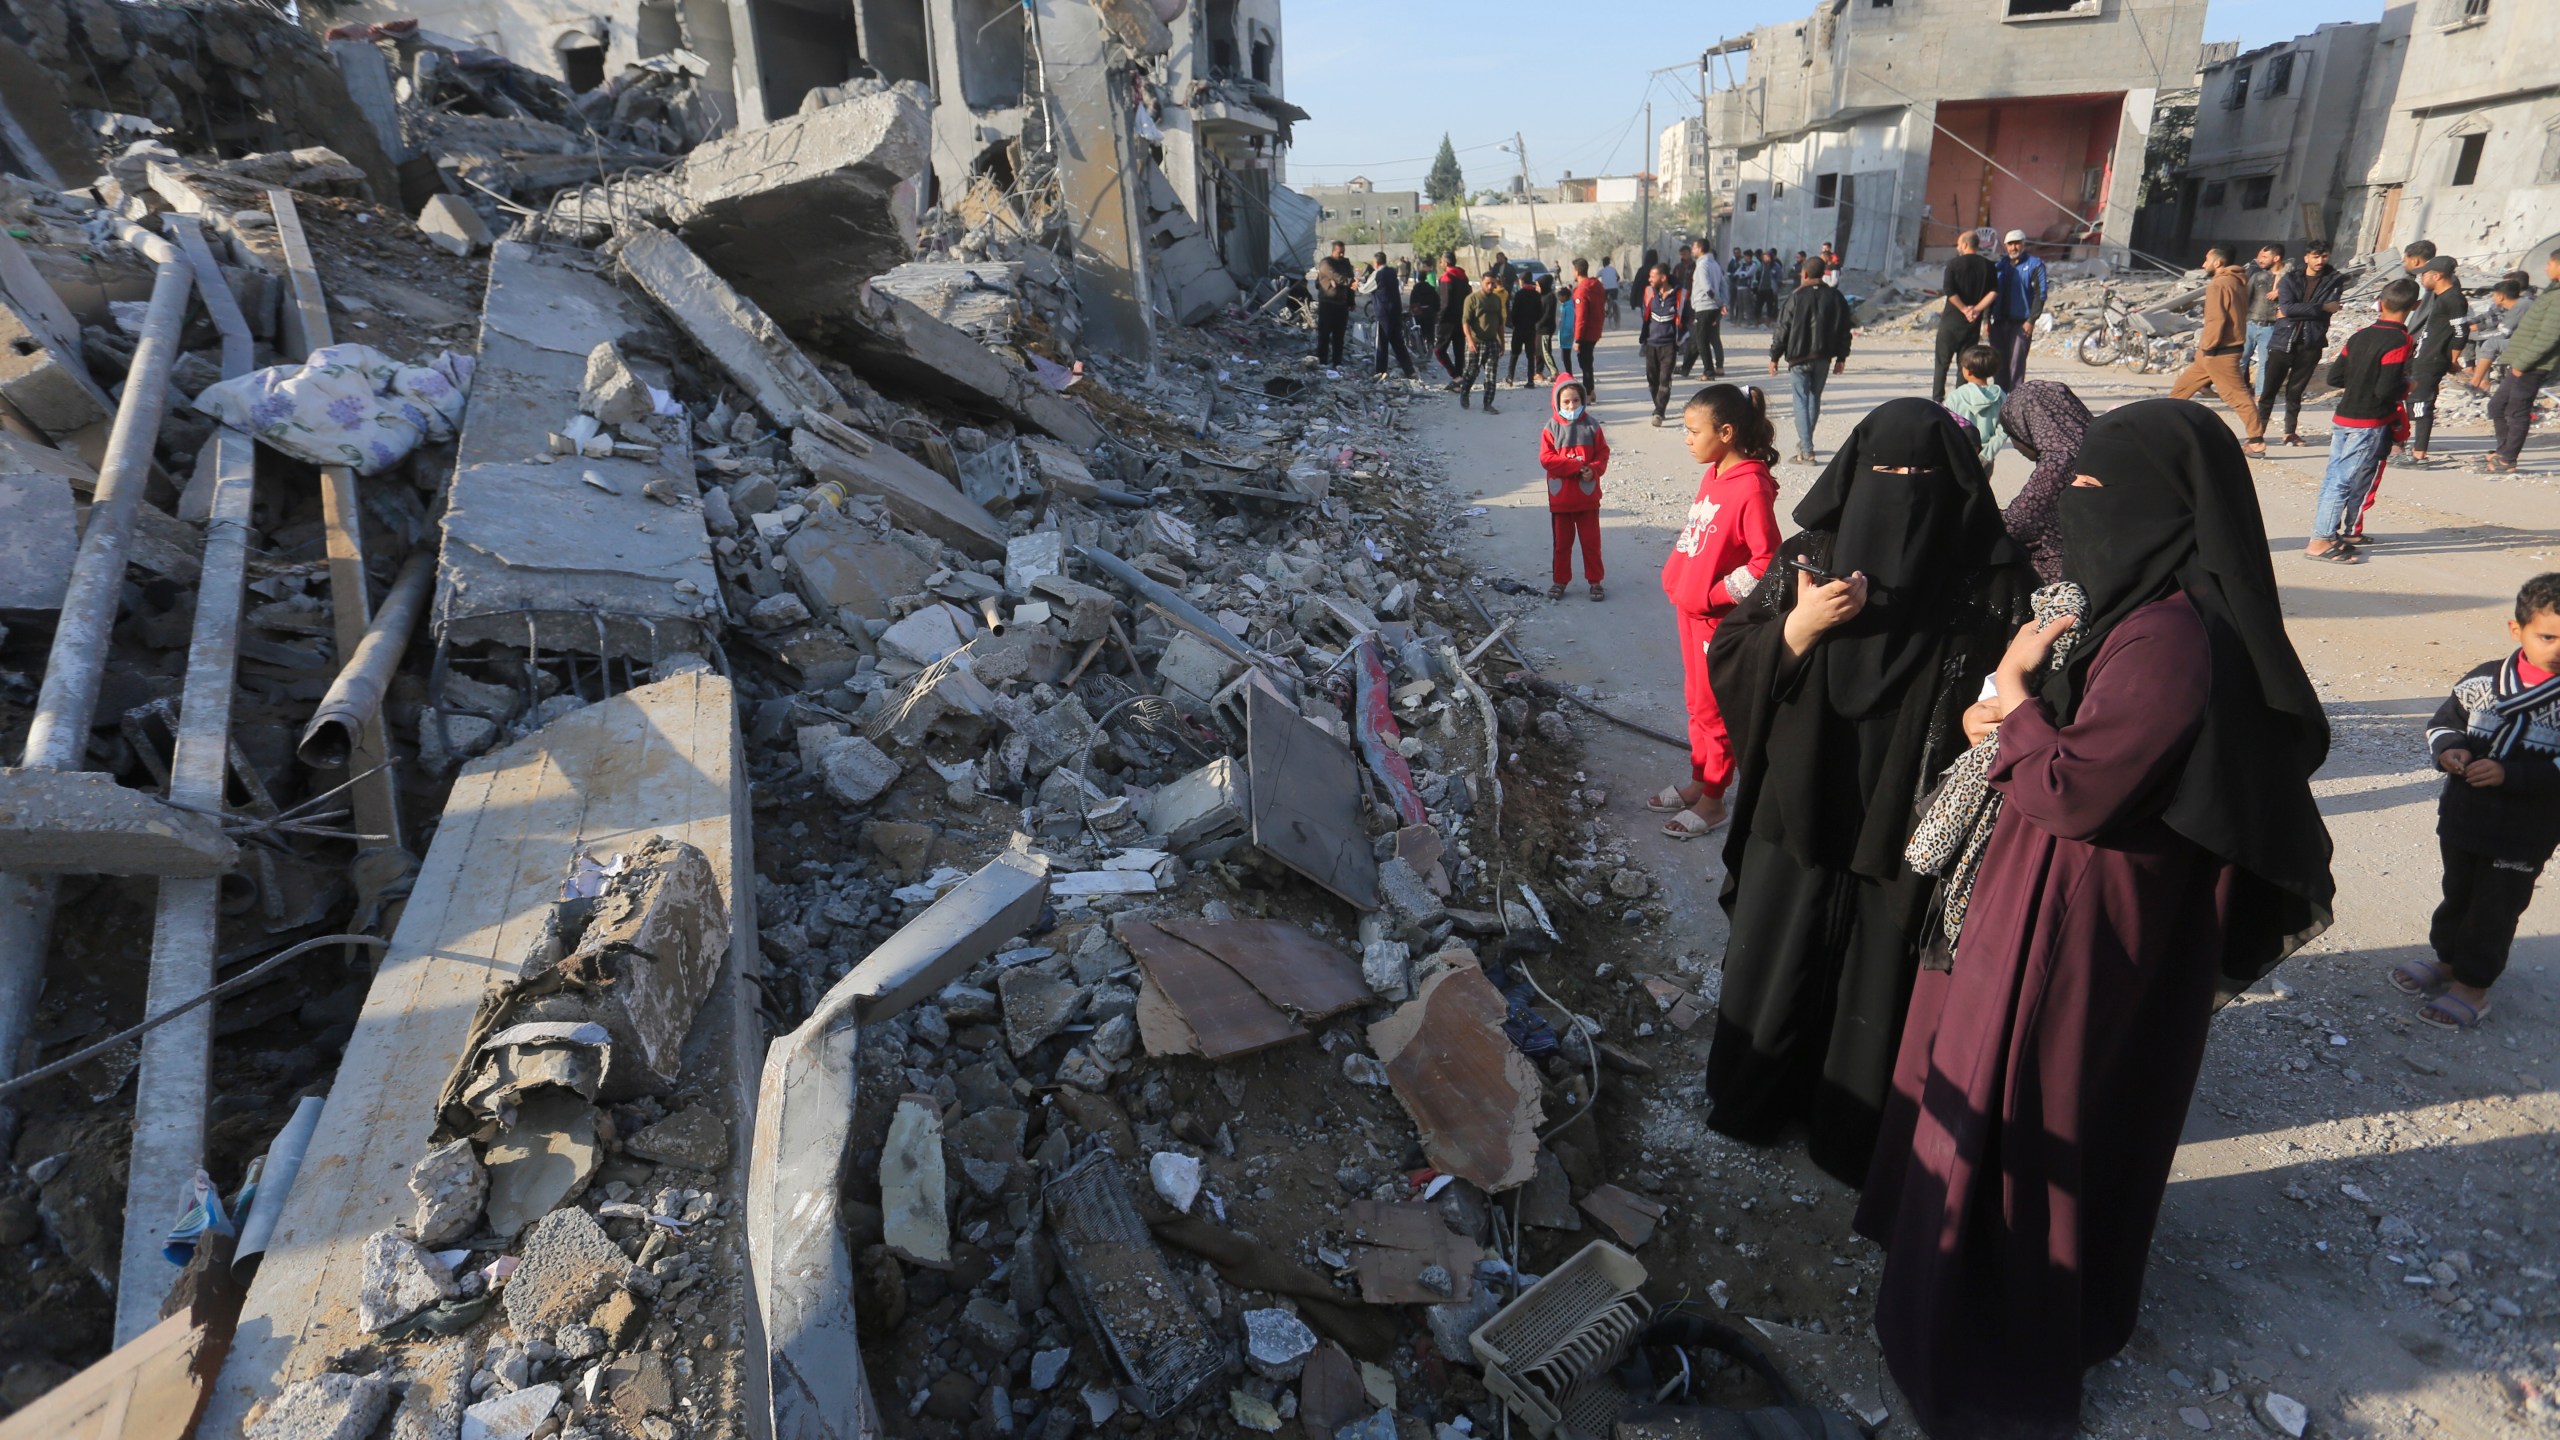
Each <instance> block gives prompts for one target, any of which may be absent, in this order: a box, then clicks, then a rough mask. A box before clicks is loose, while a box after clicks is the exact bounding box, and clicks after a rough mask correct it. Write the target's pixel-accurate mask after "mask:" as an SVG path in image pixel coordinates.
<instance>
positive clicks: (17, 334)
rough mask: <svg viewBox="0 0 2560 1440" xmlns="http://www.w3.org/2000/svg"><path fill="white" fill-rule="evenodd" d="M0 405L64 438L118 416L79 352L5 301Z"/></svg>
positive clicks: (0, 304)
mask: <svg viewBox="0 0 2560 1440" xmlns="http://www.w3.org/2000/svg"><path fill="white" fill-rule="evenodd" d="M0 400H6V401H8V402H9V403H10V404H12V405H14V406H16V407H17V408H18V413H20V414H22V415H24V416H26V417H27V422H28V423H29V424H31V425H33V426H35V427H36V428H37V429H39V430H42V431H43V432H44V433H45V434H47V435H51V436H55V437H57V438H58V437H61V436H64V435H68V434H70V433H72V432H73V431H75V430H79V429H81V428H83V427H84V426H89V425H95V424H97V423H98V422H99V421H101V420H106V419H109V418H111V417H112V416H113V415H114V414H115V410H114V407H113V406H111V405H110V404H109V403H108V401H107V397H106V395H105V394H104V393H103V392H101V391H100V390H99V389H98V387H97V386H96V385H95V384H93V383H91V381H90V379H89V372H88V370H87V369H86V368H85V367H84V366H82V365H81V363H80V360H79V356H78V354H77V353H76V352H73V351H70V350H67V349H63V348H61V347H60V346H59V343H58V342H56V341H55V340H54V339H53V337H52V336H51V335H50V334H49V333H47V330H46V327H45V324H44V322H43V321H42V320H40V319H38V318H37V317H36V316H35V315H34V314H33V313H31V312H29V311H26V310H21V309H19V308H18V306H17V305H16V304H14V303H12V302H11V301H9V300H7V299H5V298H0Z"/></svg>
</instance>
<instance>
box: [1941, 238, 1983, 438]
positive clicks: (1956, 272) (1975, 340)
mask: <svg viewBox="0 0 2560 1440" xmlns="http://www.w3.org/2000/svg"><path fill="white" fill-rule="evenodd" d="M1999 283H2000V276H1999V272H1998V271H1996V270H1994V269H1993V268H1992V265H1991V261H1990V260H1989V259H1987V258H1985V257H1984V255H1983V253H1982V232H1981V231H1979V230H1974V229H1964V230H1959V231H1957V232H1956V257H1955V258H1954V259H1952V260H1950V261H1948V262H1947V278H1946V292H1947V294H1946V299H1945V301H1944V302H1942V303H1941V304H1940V306H1939V309H1938V343H1937V347H1936V350H1937V359H1936V361H1935V362H1934V363H1932V364H1931V365H1930V367H1929V398H1930V399H1931V400H1934V401H1937V402H1938V403H1939V404H1942V405H1943V404H1945V403H1946V399H1947V366H1948V365H1949V364H1951V363H1953V362H1954V360H1955V358H1956V357H1957V356H1959V355H1961V354H1963V353H1964V352H1966V351H1967V350H1970V349H1972V348H1973V347H1974V346H1976V345H1979V344H1981V343H1982V317H1983V316H1985V315H1987V314H1989V313H1990V312H1991V302H1992V300H1993V299H1994V298H1995V292H1996V291H1997V290H1998V288H1999Z"/></svg>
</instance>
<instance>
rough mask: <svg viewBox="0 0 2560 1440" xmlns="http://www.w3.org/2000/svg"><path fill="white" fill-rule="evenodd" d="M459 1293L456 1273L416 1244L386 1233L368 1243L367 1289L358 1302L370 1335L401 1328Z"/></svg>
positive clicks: (362, 1292)
mask: <svg viewBox="0 0 2560 1440" xmlns="http://www.w3.org/2000/svg"><path fill="white" fill-rule="evenodd" d="M456 1293H457V1292H456V1289H455V1286H454V1283H453V1272H452V1271H450V1270H448V1269H446V1268H445V1264H444V1262H443V1261H441V1260H438V1259H437V1258H436V1257H434V1256H433V1255H430V1254H428V1253H427V1252H426V1251H425V1250H423V1249H421V1248H419V1246H418V1244H417V1242H416V1241H413V1240H408V1239H404V1238H402V1237H401V1236H399V1235H395V1234H393V1233H392V1232H390V1231H388V1230H385V1231H383V1232H381V1233H380V1234H378V1235H376V1236H374V1237H373V1239H372V1240H371V1241H369V1242H367V1243H366V1245H365V1249H364V1287H363V1289H362V1291H361V1292H360V1293H359V1295H358V1297H357V1302H356V1315H357V1320H358V1323H360V1324H361V1325H363V1326H364V1328H365V1330H366V1331H368V1332H371V1331H376V1330H383V1329H387V1328H389V1327H390V1326H393V1325H397V1324H399V1323H400V1322H401V1321H403V1320H406V1319H408V1318H409V1317H410V1316H412V1315H415V1314H417V1313H418V1312H419V1311H421V1310H424V1309H426V1308H427V1307H428V1306H430V1305H433V1304H435V1303H436V1302H437V1301H439V1300H449V1299H452V1298H453V1296H454V1295H455V1294H456Z"/></svg>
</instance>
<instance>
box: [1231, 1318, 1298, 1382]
mask: <svg viewBox="0 0 2560 1440" xmlns="http://www.w3.org/2000/svg"><path fill="white" fill-rule="evenodd" d="M1314 1353H1316V1332H1315V1331H1313V1330H1310V1329H1308V1328H1307V1322H1306V1321H1304V1320H1301V1319H1299V1318H1298V1317H1297V1316H1296V1315H1294V1314H1292V1313H1291V1312H1289V1311H1287V1310H1282V1309H1278V1308H1276V1307H1275V1308H1272V1309H1268V1310H1247V1311H1246V1312H1244V1358H1245V1363H1247V1364H1249V1365H1251V1366H1252V1367H1253V1370H1254V1373H1255V1374H1257V1375H1260V1376H1261V1377H1262V1378H1264V1379H1266V1380H1277V1381H1280V1382H1282V1383H1284V1384H1285V1383H1287V1382H1288V1381H1291V1380H1295V1379H1297V1378H1298V1372H1299V1371H1300V1370H1302V1369H1304V1368H1306V1363H1307V1357H1308V1356H1310V1355H1313V1354H1314Z"/></svg>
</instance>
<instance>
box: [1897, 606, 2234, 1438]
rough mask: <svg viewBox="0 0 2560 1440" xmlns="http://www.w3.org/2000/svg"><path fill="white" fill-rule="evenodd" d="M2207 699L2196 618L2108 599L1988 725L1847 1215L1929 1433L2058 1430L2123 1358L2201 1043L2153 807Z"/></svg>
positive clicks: (2177, 908)
mask: <svg viewBox="0 0 2560 1440" xmlns="http://www.w3.org/2000/svg"><path fill="white" fill-rule="evenodd" d="M2211 689H2212V651H2211V648H2210V645H2209V643H2208V641H2207V639H2206V630H2205V627H2204V625H2203V623H2202V622H2201V621H2200V620H2199V618H2198V616H2197V613H2196V610H2195V608H2194V607H2193V606H2192V605H2190V604H2189V602H2188V601H2187V599H2186V597H2185V596H2184V595H2182V594H2179V593H2176V592H2172V593H2171V594H2169V595H2168V596H2167V597H2165V598H2163V599H2160V600H2157V601H2154V602H2152V603H2150V604H2148V605H2145V606H2143V607H2141V608H2140V609H2138V610H2135V611H2133V612H2132V613H2130V614H2128V615H2126V616H2125V617H2124V619H2123V620H2122V621H2120V622H2119V623H2117V624H2116V625H2115V626H2114V627H2113V628H2112V629H2111V630H2110V631H2109V632H2108V633H2107V635H2106V636H2105V638H2104V640H2103V642H2102V643H2101V644H2100V646H2099V649H2098V650H2097V653H2096V654H2095V656H2094V657H2093V658H2092V659H2091V661H2090V664H2089V667H2088V670H2087V672H2086V681H2085V689H2084V690H2083V691H2082V694H2081V699H2080V702H2079V705H2078V709H2077V713H2076V714H2075V716H2074V717H2073V720H2072V722H2071V723H2070V724H2069V725H2068V726H2066V727H2060V728H2057V727H2056V725H2055V724H2054V721H2053V712H2052V711H2051V710H2049V709H2048V708H2047V707H2046V704H2045V702H2044V701H2043V700H2041V699H2030V700H2028V701H2026V702H2025V703H2023V704H2021V705H2020V706H2018V708H2016V709H2015V710H2013V711H2011V712H2010V714H2009V716H2008V718H2007V719H2006V720H2004V721H2003V722H2002V723H2001V726H2000V749H1999V757H1998V760H1997V762H1996V763H1995V765H1994V766H1993V768H1992V770H1991V773H1990V780H1991V783H1992V785H1993V786H1994V788H1996V789H1998V790H1999V791H2000V792H2001V793H2002V794H2003V795H2005V796H2006V797H2007V799H2006V801H2005V804H2004V806H2003V808H2002V810H2001V812H2000V818H1999V823H1998V827H1997V828H1996V829H1995V830H1994V832H1993V834H1992V838H1991V842H1990V845H1989V847H1988V849H1987V850H1986V852H1985V854H1984V857H1983V862H1982V869H1981V873H1980V875H1979V878H1978V879H1977V880H1976V882H1975V885H1974V890H1973V901H1972V908H1971V909H1970V911H1969V912H1968V913H1967V916H1966V919H1965V925H1964V933H1963V938H1962V940H1961V942H1960V943H1959V945H1958V946H1957V950H1956V957H1955V963H1954V967H1953V968H1952V969H1951V970H1946V971H1935V970H1930V971H1923V972H1921V974H1920V977H1919V982H1918V987H1917V989H1916V990H1915V991H1914V993H1913V995H1912V998H1911V1009H1910V1013H1909V1016H1908V1019H1907V1020H1906V1022H1905V1026H1904V1030H1903V1036H1902V1046H1901V1050H1900V1052H1899V1055H1898V1058H1897V1061H1896V1064H1895V1072H1894V1087H1893V1094H1892V1098H1891V1099H1890V1100H1889V1101H1888V1102H1887V1107H1886V1110H1885V1119H1884V1129H1883V1136H1882V1138H1881V1140H1880V1141H1879V1143H1878V1144H1877V1147H1876V1156H1875V1161H1874V1164H1873V1166H1872V1168H1871V1169H1870V1171H1869V1176H1868V1184H1867V1190H1866V1195H1865V1198H1864V1201H1863V1203H1862V1204H1861V1205H1860V1206H1859V1209H1858V1218H1857V1228H1858V1230H1859V1232H1860V1233H1861V1234H1864V1235H1866V1236H1867V1237H1868V1238H1870V1239H1873V1240H1875V1241H1877V1242H1879V1243H1881V1244H1883V1245H1884V1246H1885V1247H1886V1258H1885V1270H1884V1283H1883V1287H1882V1290H1881V1292H1880V1294H1879V1296H1878V1300H1877V1311H1876V1328H1877V1331H1878V1335H1879V1338H1880V1339H1881V1340H1882V1341H1883V1344H1884V1351H1885V1357H1886V1359H1887V1361H1888V1362H1889V1363H1890V1365H1891V1366H1892V1369H1893V1376H1894V1379H1895V1380H1896V1381H1897V1382H1899V1383H1900V1384H1901V1386H1902V1388H1903V1391H1904V1393H1905V1394H1907V1395H1909V1396H1910V1398H1911V1402H1912V1406H1913V1408H1914V1409H1915V1410H1916V1412H1917V1415H1918V1419H1919V1420H1920V1422H1921V1424H1922V1426H1923V1427H1924V1428H1925V1429H1926V1430H1927V1431H1928V1432H1929V1434H1930V1435H1931V1436H1933V1437H1935V1440H1968V1437H1976V1436H2000V1437H2027V1436H2034V1437H2043V1436H2065V1435H2069V1434H2071V1433H2073V1432H2074V1431H2075V1430H2076V1429H2077V1427H2078V1422H2079V1415H2080V1382H2081V1375H2082V1372H2083V1371H2085V1370H2086V1369H2087V1368H2088V1367H2089V1366H2091V1365H2094V1364H2096V1363H2098V1362H2099V1361H2101V1360H2104V1359H2106V1358H2107V1357H2108V1356H2110V1355H2112V1354H2114V1353H2115V1352H2116V1351H2117V1350H2119V1349H2121V1348H2123V1346H2124V1344H2125V1342H2126V1340H2127V1339H2128V1338H2129V1337H2130V1336H2131V1334H2132V1332H2133V1325H2134V1317H2135V1313H2136V1311H2137V1310H2138V1309H2139V1308H2140V1304H2141V1293H2142V1272H2143V1268H2144V1265H2145V1263H2146V1261H2147V1260H2148V1257H2149V1254H2150V1248H2151V1232H2152V1227H2153V1224H2154V1222H2155V1221H2156V1220H2157V1219H2158V1218H2159V1213H2160V1200H2161V1195H2162V1192H2163V1191H2164V1190H2165V1189H2166V1188H2167V1185H2168V1178H2169V1166H2170V1162H2171V1159H2172V1158H2173V1156H2174V1155H2175V1153H2176V1150H2177V1145H2178V1132H2179V1129H2180V1127H2181V1126H2182V1125H2183V1124H2184V1122H2185V1118H2186V1112H2187V1102H2188V1099H2189V1097H2190V1096H2191V1095H2192V1094H2193V1092H2194V1089H2195V1082H2196V1073H2197V1069H2198V1067H2199V1066H2200V1064H2201V1063H2202V1060H2203V1054H2204V1042H2205V1030H2206V1025H2207V1022H2208V1021H2209V1020H2210V1018H2211V1015H2212V1011H2213V1004H2214V982H2215V976H2216V972H2217V968H2218V965H2219V962H2220V959H2221V952H2222V946H2223V935H2224V924H2223V914H2222V911H2223V897H2224V895H2225V894H2226V893H2227V891H2226V886H2225V877H2226V875H2227V873H2228V867H2226V866H2225V865H2224V864H2223V863H2222V862H2221V861H2219V860H2217V859H2216V858H2214V857H2213V856H2212V855H2211V854H2209V853H2208V852H2206V851H2205V850H2204V849H2202V848H2201V847H2199V846H2198V845H2197V844H2195V842H2193V841H2191V840H2188V839H2186V838H2185V837H2183V836H2181V835H2179V834H2177V833H2175V832H2174V831H2172V830H2171V829H2170V828H2169V826H2168V825H2167V824H2166V823H2165V822H2164V821H2163V820H2162V819H2161V818H2160V817H2161V813H2162V811H2163V810H2164V809H2165V808H2166V806H2167V804H2168V801H2169V798H2170V796H2171V794H2172V792H2173V791H2174V790H2175V788H2176V785H2177V781H2178V778H2179V775H2180V773H2181V772H2182V771H2183V769H2184V768H2185V766H2186V763H2187V760H2188V756H2189V754H2190V752H2191V750H2192V749H2193V746H2194V741H2195V737H2196V735H2197V732H2198V729H2199V727H2200V726H2201V725H2202V723H2203V720H2204V716H2205V713H2206V705H2207V700H2208V697H2209V694H2210V691H2211Z"/></svg>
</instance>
